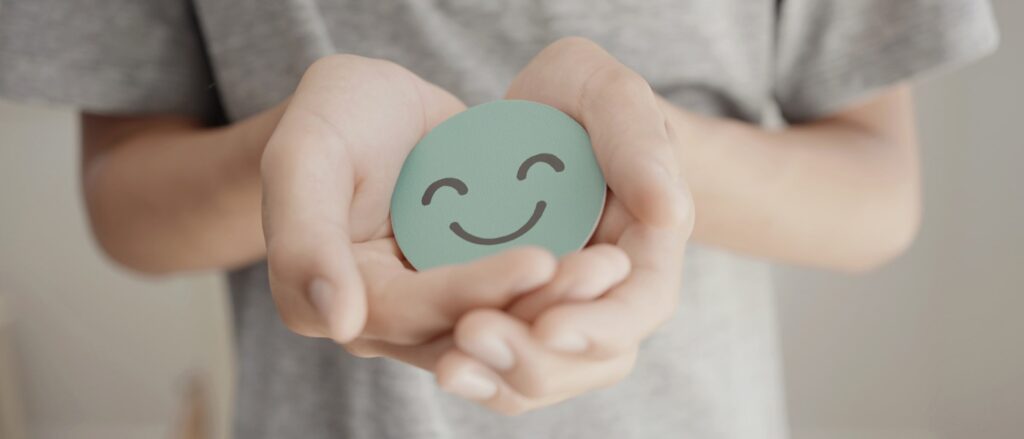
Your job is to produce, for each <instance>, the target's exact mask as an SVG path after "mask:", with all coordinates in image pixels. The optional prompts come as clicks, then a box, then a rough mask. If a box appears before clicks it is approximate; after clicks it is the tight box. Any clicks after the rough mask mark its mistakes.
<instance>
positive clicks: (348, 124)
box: [261, 55, 556, 355]
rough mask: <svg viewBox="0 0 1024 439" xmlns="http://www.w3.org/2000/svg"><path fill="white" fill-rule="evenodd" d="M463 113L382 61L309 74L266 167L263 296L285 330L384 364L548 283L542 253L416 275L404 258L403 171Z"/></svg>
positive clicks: (327, 61) (351, 62)
mask: <svg viewBox="0 0 1024 439" xmlns="http://www.w3.org/2000/svg"><path fill="white" fill-rule="evenodd" d="M464 108H465V107H464V105H463V104H462V103H461V102H460V101H459V100H458V99H456V98H455V97H453V96H452V95H450V94H449V93H447V92H445V91H443V90H442V89H440V88H438V87H437V86H435V85H433V84H430V83H428V82H426V81H424V80H423V79H421V78H419V77H417V76H416V75H415V74H413V73H411V72H409V71H408V70H406V69H404V68H402V67H400V66H398V65H395V64H393V63H390V62H387V61H382V60H375V59H369V58H362V57H358V56H351V55H336V56H330V57H327V58H324V59H321V60H319V61H317V62H316V63H314V64H313V65H312V66H311V67H310V68H309V70H308V71H307V72H306V73H305V75H304V76H303V78H302V80H301V82H300V83H299V86H298V87H297V89H296V91H295V93H294V95H293V96H292V97H291V99H290V101H289V102H288V104H287V109H286V110H285V113H284V115H283V116H282V118H281V121H280V122H279V124H278V126H277V128H276V129H275V131H274V133H273V135H272V136H271V138H270V140H269V142H268V144H267V147H266V150H265V152H264V154H263V159H262V164H261V172H262V176H263V194H264V199H263V215H264V221H263V224H264V235H265V238H266V242H267V260H268V265H269V272H270V286H271V291H272V294H273V298H274V301H275V303H276V305H277V308H278V312H279V314H280V316H281V318H282V320H283V321H284V323H285V324H286V325H287V327H288V328H290V329H291V330H293V331H294V332H296V333H299V334H302V335H306V336H312V337H328V338H331V339H333V340H335V341H337V342H339V343H342V344H343V345H345V346H346V348H348V349H349V350H350V351H352V352H354V353H357V354H359V355H379V350H378V349H375V348H374V347H375V346H377V345H381V346H408V345H419V344H423V343H425V342H427V341H430V340H433V339H436V338H437V337H438V336H439V335H441V334H444V333H450V331H451V329H452V327H453V325H454V323H455V322H456V321H457V319H458V318H459V317H461V316H462V315H463V314H464V313H465V312H467V311H469V310H471V309H477V308H480V307H504V306H506V305H508V304H509V303H510V302H511V301H512V300H513V299H515V298H517V297H519V296H520V295H522V294H523V293H526V292H529V291H532V290H535V289H536V288H538V287H539V286H541V285H543V284H545V283H547V282H548V281H549V280H550V279H551V277H552V276H553V275H554V272H555V270H556V261H555V259H554V257H553V256H552V255H551V254H550V253H548V252H546V251H544V250H542V249H537V248H521V249H515V250H510V251H507V252H505V253H502V254H498V255H495V256H492V257H490V258H486V259H483V260H479V261H475V262H472V263H469V264H462V265H453V266H447V267H440V268H437V269H432V270H427V271H423V272H416V271H414V270H412V269H410V268H409V267H408V265H407V264H405V262H404V261H403V259H402V258H401V254H400V253H399V251H398V249H397V245H396V244H395V241H394V237H393V235H392V233H391V229H390V226H389V220H388V209H389V204H390V203H389V202H390V197H391V191H392V189H393V187H394V183H395V180H396V179H397V176H398V173H399V171H400V170H401V166H402V163H403V161H404V160H405V157H406V156H407V155H408V153H409V151H410V150H411V149H412V148H413V146H414V145H415V144H416V142H417V141H419V139H420V138H421V137H422V136H423V135H424V134H425V133H426V132H427V131H429V130H430V129H431V128H432V127H434V126H435V125H437V124H438V123H440V122H441V121H443V120H444V119H446V118H448V117H449V116H450V115H452V114H454V113H457V112H459V111H462V110H463V109H464ZM434 345H435V346H442V345H441V344H434Z"/></svg>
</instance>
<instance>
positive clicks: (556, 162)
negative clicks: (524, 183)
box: [516, 152, 565, 180]
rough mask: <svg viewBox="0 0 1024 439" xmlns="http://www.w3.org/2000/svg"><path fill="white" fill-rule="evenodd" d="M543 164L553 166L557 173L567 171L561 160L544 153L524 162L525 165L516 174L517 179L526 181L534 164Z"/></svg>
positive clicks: (520, 166)
mask: <svg viewBox="0 0 1024 439" xmlns="http://www.w3.org/2000/svg"><path fill="white" fill-rule="evenodd" d="M541 162H543V163H547V164H548V166H551V168H552V169H554V170H555V172H562V171H563V170H565V163H562V160H561V159H559V158H558V157H556V156H555V155H554V154H548V153H546V152H543V153H540V154H537V155H535V156H533V157H530V158H528V159H526V160H524V161H523V164H521V165H519V172H517V173H516V178H518V179H519V180H526V173H527V172H529V170H530V167H531V166H533V165H534V163H541Z"/></svg>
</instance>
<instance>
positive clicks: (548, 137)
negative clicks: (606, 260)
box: [391, 100, 607, 270]
mask: <svg viewBox="0 0 1024 439" xmlns="http://www.w3.org/2000/svg"><path fill="white" fill-rule="evenodd" d="M606 190H607V187H606V186H605V180H604V176H603V175H602V174H601V169H600V167H599V166H598V164H597V159H596V158H595V157H594V150H593V148H592V147H591V144H590V137H589V136H588V135H587V132H586V130H584V129H583V127H582V126H580V124H579V123H577V122H576V121H575V120H573V119H572V118H571V117H569V116H568V115H566V114H565V113H562V112H561V111H559V110H557V109H555V108H553V107H550V106H547V105H543V104H539V103H535V102H530V101H514V100H503V101H495V102H490V103H487V104H483V105H479V106H476V107H473V108H470V109H468V110H466V111H464V112H462V113H459V114H456V115H455V116H452V117H451V118H449V119H448V120H446V121H444V122H443V123H441V124H440V125H438V126H436V127H435V128H434V129H433V130H431V131H430V132H429V133H427V135H426V136H424V137H423V139H421V140H420V142H419V143H418V144H416V147H415V148H413V150H412V151H411V152H410V154H409V156H408V157H407V158H406V160H405V163H404V164H403V166H402V172H401V174H400V175H399V177H398V181H397V183H396V185H395V190H394V193H393V194H392V197H391V225H392V228H393V230H394V234H395V239H396V240H397V241H398V246H399V248H401V250H402V253H403V254H404V255H405V257H406V259H408V260H409V262H410V263H411V264H412V265H413V267H416V268H417V269H419V270H423V269H427V268H431V267H436V266H439V265H447V264H455V263H462V262H468V261H472V260H474V259H478V258H481V257H484V256H488V255H492V254H495V253H499V252H501V251H503V250H507V249H509V248H512V247H516V246H522V245H537V246H541V247H544V248H547V249H548V250H550V251H551V252H553V253H554V254H555V255H557V256H561V255H564V254H566V253H568V252H571V251H574V250H578V249H580V248H582V247H583V246H584V245H585V244H586V243H587V241H588V240H589V239H590V236H591V234H592V233H593V232H594V228H595V227H596V225H597V222H598V220H599V219H600V217H601V212H602V211H603V209H604V202H605V193H606Z"/></svg>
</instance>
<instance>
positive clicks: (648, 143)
mask: <svg viewBox="0 0 1024 439" xmlns="http://www.w3.org/2000/svg"><path fill="white" fill-rule="evenodd" d="M508 97H509V98H512V99H528V100H533V101H537V102H542V103H546V104H548V105H552V106H554V107H556V108H559V109H560V110H562V111H564V112H566V113H568V114H569V115H571V116H573V117H574V118H575V119H576V120H577V121H579V122H580V123H581V124H582V125H583V126H584V127H585V128H586V129H587V131H588V133H589V134H590V137H591V140H592V143H593V146H594V151H595V153H596V155H597V159H598V162H599V163H600V164H601V166H602V170H603V172H604V175H605V177H606V179H607V181H608V185H609V187H610V189H611V194H610V196H609V201H608V204H607V207H606V209H605V214H604V217H603V218H602V220H601V223H600V225H599V227H598V230H597V232H596V234H595V238H594V240H593V245H591V246H589V247H587V248H585V249H584V250H582V251H580V252H578V253H575V254H572V255H569V256H567V257H565V258H564V259H563V260H562V262H561V263H560V265H559V268H558V272H557V274H556V275H555V277H554V279H553V280H552V281H551V282H549V283H548V284H547V285H546V286H545V287H543V288H542V289H540V290H539V291H537V292H535V293H532V294H530V295H528V296H526V297H523V298H522V299H520V300H519V301H517V302H516V303H515V304H513V305H512V306H511V307H510V308H508V309H507V311H505V312H503V311H499V310H491V309H486V310H474V311H471V312H469V313H468V314H466V315H465V316H464V317H462V318H461V319H460V320H459V321H458V323H457V325H456V327H455V332H454V337H453V339H454V345H455V346H454V347H451V348H448V349H447V351H445V352H444V353H443V354H442V356H441V358H440V360H439V361H438V362H437V364H436V365H435V367H434V370H435V372H436V374H437V379H438V382H439V383H440V385H441V386H442V387H444V388H446V389H448V390H450V391H452V392H454V393H456V394H460V395H462V396H464V397H467V398H469V399H474V400H477V401H479V402H480V403H482V404H484V405H485V406H487V407H489V408H491V409H494V410H496V411H498V412H501V413H508V414H515V413H521V412H524V411H527V410H532V409H536V408H539V407H543V406H546V405H550V404H553V403H555V402H558V401H562V400H564V399H567V398H570V397H573V396H576V395H579V394H581V393H584V392H586V391H589V390H592V389H596V388H600V387H604V386H607V385H610V384H612V383H614V382H617V381H619V380H620V379H622V378H623V377H625V376H626V375H628V373H629V372H630V371H631V369H632V366H633V363H634V360H635V358H636V355H637V351H638V347H639V344H640V342H641V341H642V340H643V339H644V338H646V337H647V336H649V335H650V334H651V333H652V332H653V331H654V330H655V329H656V328H657V327H658V326H659V325H660V324H661V323H662V322H664V321H665V320H667V319H668V318H669V317H670V316H671V314H672V313H673V311H674V309H675V307H676V303H677V300H678V298H677V295H678V292H679V289H680V287H681V272H682V263H683V261H682V260H683V252H684V248H685V242H686V240H687V239H688V237H689V234H690V232H691V230H692V227H693V210H692V201H691V199H690V196H689V192H688V190H687V188H686V186H685V183H684V181H683V179H682V177H681V176H680V172H679V169H678V168H679V166H678V163H679V162H678V161H677V160H676V158H675V153H674V149H673V144H674V142H675V139H674V137H675V135H674V133H672V132H670V131H669V129H668V126H667V124H666V123H665V117H664V115H663V114H662V113H661V110H660V108H661V107H659V104H658V101H657V98H656V96H655V94H654V93H653V91H652V90H651V88H650V87H649V86H648V85H647V83H646V81H644V80H643V79H642V78H641V77H640V76H639V75H638V74H636V73H634V72H632V71H631V70H629V69H628V68H626V67H625V66H623V65H622V64H621V63H619V62H618V61H616V60H615V59H614V58H613V57H612V56H611V55H609V54H608V53H607V52H605V51H604V50H603V49H601V48H600V47H598V46H597V45H595V44H594V43H591V42H589V41H586V40H582V39H579V38H569V39H564V40H561V41H559V42H556V43H554V44H552V45H551V46H549V47H548V48H546V49H545V50H543V51H542V52H541V53H540V54H538V55H537V57H536V58H534V60H533V61H531V62H530V64H529V65H528V66H527V67H526V68H525V69H524V70H523V71H522V72H521V73H520V74H519V75H518V77H517V78H516V79H515V80H514V81H513V84H512V86H511V87H510V89H509V92H508Z"/></svg>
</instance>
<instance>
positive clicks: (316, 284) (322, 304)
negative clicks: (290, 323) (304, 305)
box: [309, 278, 332, 324]
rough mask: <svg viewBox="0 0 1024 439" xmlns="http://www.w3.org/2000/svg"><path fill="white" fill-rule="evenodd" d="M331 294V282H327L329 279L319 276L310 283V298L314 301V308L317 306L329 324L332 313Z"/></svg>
mask: <svg viewBox="0 0 1024 439" xmlns="http://www.w3.org/2000/svg"><path fill="white" fill-rule="evenodd" d="M331 295H332V288H331V284H329V283H327V281H325V280H323V279H320V278H317V279H313V281H312V282H310V283H309V300H310V301H311V302H313V308H316V311H317V312H318V313H320V316H321V317H323V319H324V322H327V323H328V324H329V322H330V315H331V312H330V311H331Z"/></svg>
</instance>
